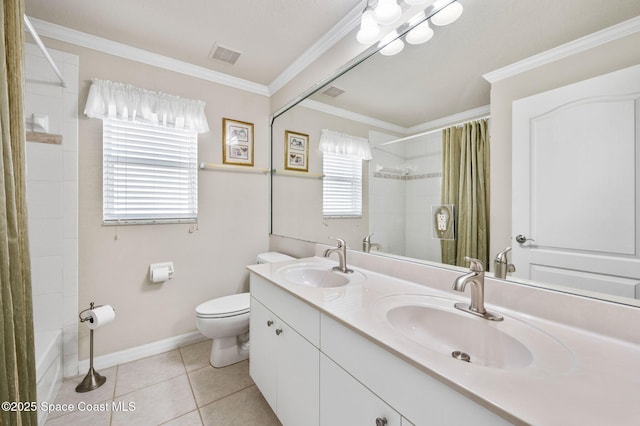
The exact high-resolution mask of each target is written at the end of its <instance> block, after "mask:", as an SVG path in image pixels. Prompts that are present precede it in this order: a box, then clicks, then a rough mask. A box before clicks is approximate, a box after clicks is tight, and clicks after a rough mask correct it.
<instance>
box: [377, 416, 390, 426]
mask: <svg viewBox="0 0 640 426" xmlns="http://www.w3.org/2000/svg"><path fill="white" fill-rule="evenodd" d="M387 423H388V422H387V418H386V417H378V418H377V419H376V426H386V424H387Z"/></svg>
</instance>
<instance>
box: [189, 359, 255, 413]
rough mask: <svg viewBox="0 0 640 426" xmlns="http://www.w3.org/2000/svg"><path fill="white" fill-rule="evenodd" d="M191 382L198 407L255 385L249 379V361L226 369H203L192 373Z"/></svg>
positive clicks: (190, 374)
mask: <svg viewBox="0 0 640 426" xmlns="http://www.w3.org/2000/svg"><path fill="white" fill-rule="evenodd" d="M189 380H190V381H191V387H192V388H193V393H194V395H195V396H196V402H197V403H198V407H202V406H203V405H206V404H208V403H210V402H213V401H216V400H218V399H220V398H224V397H225V396H228V395H231V394H232V393H234V392H237V391H239V390H242V389H245V388H247V387H249V386H251V385H253V380H251V377H249V362H248V361H242V362H239V363H237V364H233V365H230V366H228V367H224V368H213V367H205V368H201V369H199V370H196V371H192V372H190V373H189Z"/></svg>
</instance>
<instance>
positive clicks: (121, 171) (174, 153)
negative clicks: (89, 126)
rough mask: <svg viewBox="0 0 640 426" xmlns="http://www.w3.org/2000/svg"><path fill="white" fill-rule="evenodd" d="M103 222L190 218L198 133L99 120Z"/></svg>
mask: <svg viewBox="0 0 640 426" xmlns="http://www.w3.org/2000/svg"><path fill="white" fill-rule="evenodd" d="M102 131H103V222H104V223H105V224H130V223H162V222H195V221H196V220H197V217H198V163H197V162H198V139H197V133H196V131H193V130H182V129H170V128H166V127H160V126H155V125H150V124H144V123H137V122H130V121H121V120H111V119H104V120H103V130H102Z"/></svg>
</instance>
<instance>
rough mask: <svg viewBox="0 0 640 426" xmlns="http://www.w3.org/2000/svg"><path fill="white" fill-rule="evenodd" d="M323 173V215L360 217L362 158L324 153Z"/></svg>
mask: <svg viewBox="0 0 640 426" xmlns="http://www.w3.org/2000/svg"><path fill="white" fill-rule="evenodd" d="M323 173H324V179H323V182H322V213H323V216H325V217H361V216H362V159H361V158H358V157H351V156H345V155H335V154H328V153H324V154H323Z"/></svg>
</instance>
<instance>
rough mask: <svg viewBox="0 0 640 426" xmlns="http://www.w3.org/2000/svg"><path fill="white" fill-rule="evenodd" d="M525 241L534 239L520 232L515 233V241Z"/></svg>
mask: <svg viewBox="0 0 640 426" xmlns="http://www.w3.org/2000/svg"><path fill="white" fill-rule="evenodd" d="M527 241H535V240H534V239H533V238H527V237H525V236H524V235H522V234H518V235H516V242H518V243H519V244H524V243H526V242H527Z"/></svg>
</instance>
